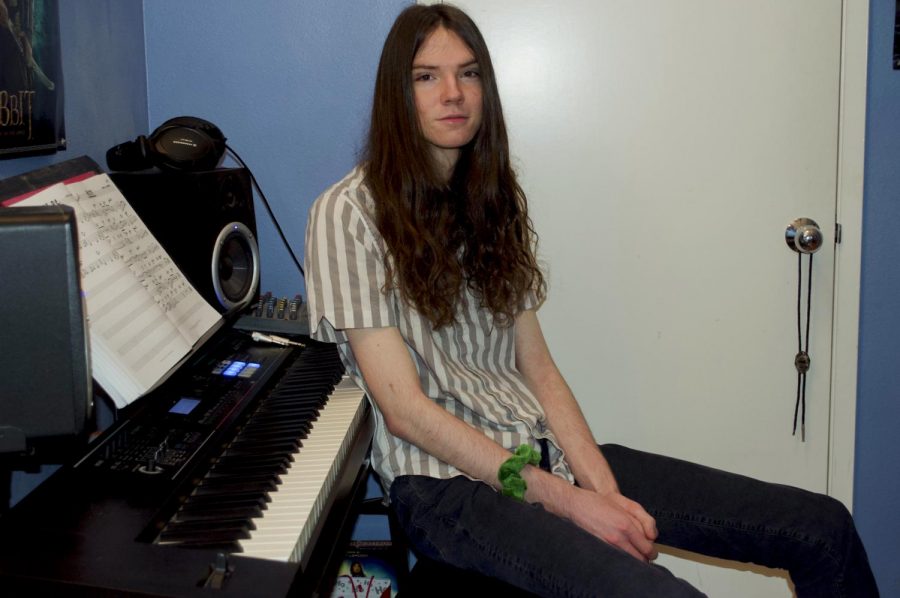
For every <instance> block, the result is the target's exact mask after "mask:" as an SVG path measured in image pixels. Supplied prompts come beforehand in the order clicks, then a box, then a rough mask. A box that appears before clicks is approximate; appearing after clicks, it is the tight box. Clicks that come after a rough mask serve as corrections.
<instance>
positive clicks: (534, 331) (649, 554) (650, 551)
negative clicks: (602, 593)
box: [516, 310, 657, 559]
mask: <svg viewBox="0 0 900 598" xmlns="http://www.w3.org/2000/svg"><path fill="white" fill-rule="evenodd" d="M516 367H517V368H518V370H519V372H520V373H521V374H522V375H523V376H524V377H525V380H526V383H527V384H528V386H529V388H530V389H531V391H532V392H533V393H534V394H535V396H536V397H537V399H538V401H539V402H540V403H541V406H542V407H543V408H544V413H545V414H546V417H547V424H548V425H549V427H550V429H551V430H552V431H553V434H554V436H556V439H557V441H558V442H559V443H560V445H561V448H562V449H563V451H564V452H565V454H566V462H567V463H568V464H569V467H571V469H572V473H573V474H574V475H575V479H576V480H577V482H578V485H579V486H580V487H581V488H584V489H586V490H591V491H593V493H594V494H595V495H596V496H599V497H600V500H599V501H598V500H596V499H595V500H593V501H591V500H588V501H587V502H588V504H587V505H585V506H580V507H577V508H576V515H575V516H574V517H573V520H575V521H576V523H578V524H579V525H581V526H582V527H584V528H585V529H588V530H589V531H591V532H592V533H594V534H595V535H598V536H600V537H601V538H603V539H604V540H606V541H607V542H609V543H611V544H614V545H616V546H619V547H620V548H623V549H625V550H627V551H628V552H630V553H632V554H634V552H633V551H632V549H634V550H635V551H637V552H638V553H639V554H640V555H641V557H642V558H645V559H648V558H654V557H655V556H656V552H655V549H654V548H653V546H652V541H653V540H655V539H656V536H657V531H656V523H655V521H654V520H653V518H652V517H651V516H650V515H649V514H648V513H647V512H646V511H645V510H644V509H643V507H641V505H639V504H638V503H636V502H634V501H632V500H630V499H628V498H626V497H624V496H622V494H621V492H620V491H619V487H618V484H617V483H616V479H615V476H614V475H613V473H612V471H611V470H610V468H609V464H608V463H607V462H606V459H605V458H604V457H603V454H602V453H601V452H600V450H599V449H598V448H597V442H596V440H594V436H593V434H592V433H591V430H590V428H589V427H588V424H587V422H586V421H585V419H584V415H583V414H582V412H581V408H580V407H579V406H578V402H577V401H576V400H575V397H574V395H573V394H572V391H571V389H570V388H569V385H568V384H567V383H566V381H565V380H564V379H563V377H562V374H561V373H560V372H559V369H558V368H557V367H556V364H555V363H554V361H553V358H552V357H551V355H550V350H549V349H548V347H547V343H546V341H545V340H544V335H543V332H542V331H541V327H540V324H539V322H538V319H537V314H535V312H534V311H533V310H527V311H524V312H522V313H521V314H519V316H518V318H517V319H516ZM526 482H528V483H529V489H530V488H532V484H531V483H530V481H529V478H527V477H526ZM537 484H540V482H539V481H538V482H537ZM582 498H584V497H582ZM591 498H593V497H591Z"/></svg>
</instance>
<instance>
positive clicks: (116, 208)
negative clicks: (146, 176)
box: [16, 174, 221, 408]
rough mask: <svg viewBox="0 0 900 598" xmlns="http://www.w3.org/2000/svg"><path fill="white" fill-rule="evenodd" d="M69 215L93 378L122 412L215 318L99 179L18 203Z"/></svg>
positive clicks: (123, 201) (63, 186) (115, 193)
mask: <svg viewBox="0 0 900 598" xmlns="http://www.w3.org/2000/svg"><path fill="white" fill-rule="evenodd" d="M46 204H65V205H68V206H71V207H72V208H73V209H74V210H75V218H76V226H77V228H78V237H79V241H80V247H79V252H80V255H79V260H80V263H81V284H82V289H83V292H84V299H85V306H86V311H87V318H88V323H89V336H90V344H91V370H92V373H93V376H94V379H95V380H97V382H98V383H99V384H100V385H101V386H102V387H103V389H104V390H105V391H106V392H107V394H109V396H110V397H111V398H112V399H113V401H114V402H115V404H116V406H117V407H119V408H121V407H124V406H126V405H128V404H129V403H132V402H133V401H134V400H135V399H137V398H138V397H140V396H141V395H143V394H144V393H146V392H147V391H148V390H150V389H151V388H152V387H153V386H154V385H155V384H156V383H157V382H158V381H159V380H160V379H161V378H162V377H163V376H164V375H165V374H166V373H167V372H168V371H169V370H170V369H171V368H172V367H174V366H175V365H176V364H177V363H178V361H179V360H181V358H182V357H184V356H185V355H187V353H188V352H189V351H190V350H191V348H192V347H193V346H194V344H195V343H196V342H197V341H198V340H199V339H200V338H201V337H202V336H203V335H204V334H205V333H206V332H207V331H208V330H209V329H210V328H212V326H214V325H215V324H216V323H217V322H218V321H219V320H220V318H221V316H220V315H219V313H218V312H217V311H216V310H214V309H213V308H212V307H211V306H210V305H209V304H208V303H207V302H206V300H205V299H203V297H202V296H201V295H200V294H199V293H198V292H197V291H196V289H194V287H193V286H192V285H191V283H190V282H189V281H188V280H187V278H186V277H185V276H184V274H182V273H181V270H179V269H178V267H177V266H176V265H175V263H174V262H173V261H172V259H171V257H169V254H168V253H166V251H165V249H163V247H162V245H160V244H159V242H158V241H157V240H156V238H154V237H153V235H152V234H151V233H150V231H149V229H147V227H146V226H145V225H144V223H143V222H142V221H141V219H140V218H139V217H138V215H137V213H135V211H134V209H133V208H132V207H131V205H129V203H128V201H127V200H126V199H125V197H124V196H123V195H122V193H121V192H120V191H119V190H118V189H117V188H116V186H115V185H114V184H113V182H112V181H111V180H110V179H109V177H108V176H107V175H105V174H99V175H96V176H93V177H91V178H88V179H85V180H83V181H79V182H76V183H70V184H63V183H59V184H56V185H53V186H52V187H48V188H47V189H45V190H43V191H41V192H39V193H36V194H35V195H33V196H31V197H29V198H27V199H25V200H22V201H21V202H18V203H16V205H19V206H26V205H46Z"/></svg>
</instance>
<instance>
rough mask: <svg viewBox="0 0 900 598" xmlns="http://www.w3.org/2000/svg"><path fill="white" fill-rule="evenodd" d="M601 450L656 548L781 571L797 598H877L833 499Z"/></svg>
mask: <svg viewBox="0 0 900 598" xmlns="http://www.w3.org/2000/svg"><path fill="white" fill-rule="evenodd" d="M601 450H602V452H603V454H604V456H605V457H606V459H607V461H609V464H610V467H611V468H612V470H613V473H614V474H615V476H616V480H617V481H618V483H619V487H620V490H621V491H622V493H623V494H624V495H625V496H627V497H629V498H631V499H633V500H636V501H637V502H638V503H640V504H641V505H642V506H643V507H644V508H645V509H646V510H647V511H648V512H649V513H650V514H651V515H653V516H654V517H655V518H656V523H657V527H658V528H659V542H660V543H661V544H666V545H669V546H674V547H677V548H683V549H686V550H691V551H694V552H699V553H702V554H706V555H709V556H715V557H720V558H724V559H729V560H736V561H742V562H752V563H756V564H759V565H764V566H767V567H775V568H782V569H787V570H788V572H789V573H790V575H791V579H792V581H793V582H794V587H795V589H796V591H797V595H798V596H799V597H806V596H815V597H817V598H819V597H825V596H844V597H847V596H860V597H865V598H873V597H876V596H878V589H877V587H876V585H875V579H874V577H873V575H872V571H871V569H870V568H869V563H868V559H867V557H866V552H865V549H864V548H863V545H862V542H861V541H860V539H859V535H858V534H857V532H856V528H855V526H854V524H853V519H852V518H851V516H850V513H849V512H848V511H847V509H846V508H844V506H843V505H842V504H841V503H840V502H838V501H837V500H834V499H833V498H830V497H827V496H824V495H821V494H815V493H812V492H807V491H805V490H801V489H798V488H793V487H790V486H784V485H780V484H769V483H765V482H761V481H758V480H754V479H752V478H748V477H745V476H740V475H735V474H731V473H727V472H724V471H720V470H716V469H712V468H709V467H704V466H701V465H696V464H693V463H688V462H685V461H681V460H677V459H671V458H668V457H663V456H660V455H653V454H650V453H644V452H641V451H635V450H632V449H628V448H625V447H622V446H617V445H604V446H602V447H601Z"/></svg>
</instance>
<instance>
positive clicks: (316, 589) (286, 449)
mask: <svg viewBox="0 0 900 598" xmlns="http://www.w3.org/2000/svg"><path fill="white" fill-rule="evenodd" d="M303 343H304V344H305V346H304V347H302V348H301V347H297V346H272V345H262V344H259V343H256V342H254V341H253V340H252V339H251V338H250V336H249V335H248V334H247V333H245V332H241V331H239V330H227V331H224V333H223V334H222V335H221V336H220V337H219V338H218V339H216V340H215V341H211V342H210V343H207V344H211V345H212V346H211V347H210V348H209V349H204V350H203V351H202V354H199V355H195V356H194V357H192V358H191V359H190V360H189V361H188V363H186V364H185V365H184V366H182V367H181V368H179V370H178V372H177V373H175V374H173V375H172V376H171V377H170V378H169V379H168V380H167V381H166V382H165V383H164V384H162V385H161V386H160V387H159V388H157V389H156V390H155V391H153V392H152V393H150V394H148V395H147V396H146V397H144V398H142V399H140V400H139V401H137V402H135V404H133V405H131V406H129V408H128V409H130V408H131V407H135V409H134V410H132V411H130V412H129V413H128V414H127V417H126V416H123V417H120V418H119V420H118V421H117V422H116V423H115V424H114V425H113V426H111V427H110V428H109V429H108V430H106V431H105V432H104V433H103V434H102V435H100V436H99V437H98V438H96V439H95V440H94V441H93V442H91V443H90V445H89V446H88V447H87V449H86V452H85V453H84V454H83V455H80V456H77V457H76V458H75V459H73V461H72V462H71V463H70V464H67V465H65V466H63V467H61V468H60V469H59V470H58V471H57V472H56V473H54V475H52V476H51V477H50V478H49V479H48V480H47V481H45V482H44V483H43V484H41V485H40V486H39V487H38V488H36V489H35V490H34V491H33V492H32V493H31V494H29V495H28V496H26V497H25V498H24V499H23V500H22V501H21V502H20V503H19V504H17V505H16V506H15V507H14V508H13V509H12V510H11V511H10V512H9V513H8V514H7V515H6V516H4V517H3V518H2V519H0V594H2V595H3V596H19V595H23V596H24V595H28V596H33V595H52V596H61V595H75V596H223V597H225V596H239V597H241V598H244V597H252V596H266V597H273V596H317V595H329V594H330V588H331V584H332V582H333V579H334V576H335V575H336V571H337V566H338V565H339V564H340V561H341V559H342V557H343V548H344V546H345V545H346V542H347V541H348V539H349V535H350V532H351V531H352V524H353V514H354V513H353V511H354V508H355V507H354V505H355V504H357V503H356V501H358V500H359V499H360V498H361V496H362V494H363V493H364V491H365V484H366V477H367V472H368V470H367V454H368V448H369V445H370V442H371V437H372V418H371V417H370V413H369V407H368V405H367V402H366V400H365V397H364V396H363V393H362V391H361V390H359V388H358V387H356V386H355V385H354V384H352V383H351V382H349V381H348V379H347V378H346V377H344V376H343V367H342V365H341V362H340V359H339V357H338V354H337V351H336V349H335V347H334V346H333V345H328V344H324V343H317V342H315V341H311V340H308V339H306V338H304V339H303Z"/></svg>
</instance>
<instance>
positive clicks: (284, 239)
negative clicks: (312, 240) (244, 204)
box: [225, 143, 306, 279]
mask: <svg viewBox="0 0 900 598" xmlns="http://www.w3.org/2000/svg"><path fill="white" fill-rule="evenodd" d="M225 149H227V150H228V151H229V152H230V153H231V156H232V157H233V158H234V159H235V160H237V163H238V164H240V165H241V166H242V167H244V168H245V169H247V172H249V173H250V180H251V181H252V182H253V188H254V189H256V192H257V193H259V198H260V199H261V200H262V203H263V206H264V207H265V208H266V212H267V213H268V214H269V219H270V220H271V221H272V224H274V225H275V230H277V231H278V236H279V237H281V242H282V243H284V246H285V248H286V249H287V250H288V253H289V254H290V256H291V259H292V260H294V264H295V265H296V266H297V270H299V271H300V276H302V277H303V278H304V279H305V278H306V272H304V271H303V266H301V265H300V260H298V259H297V255H296V254H295V253H294V250H293V248H292V247H291V244H290V243H288V240H287V237H285V236H284V231H282V230H281V225H280V224H278V220H277V219H276V218H275V214H273V213H272V208H271V207H270V206H269V200H267V199H266V195H265V193H263V192H262V189H260V187H259V183H257V182H256V177H255V176H253V171H252V170H250V167H249V166H247V163H246V162H244V161H243V160H242V159H241V157H240V156H239V155H238V153H237V152H236V151H234V148H233V147H231V146H230V145H228V144H227V143H226V144H225Z"/></svg>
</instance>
